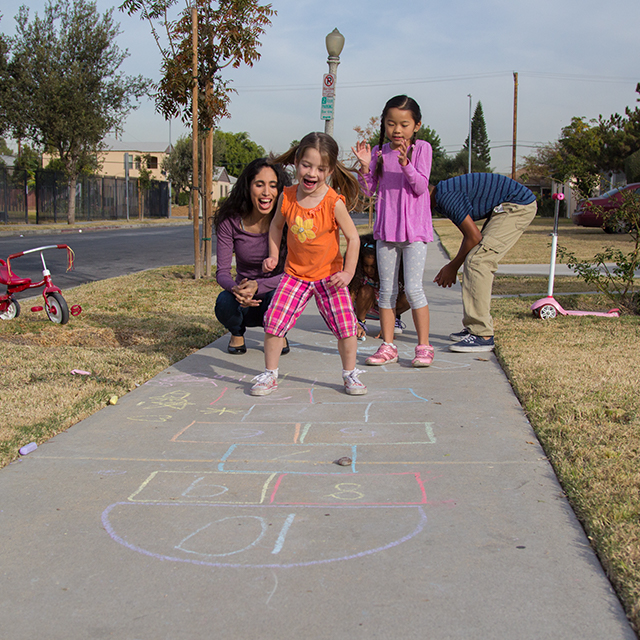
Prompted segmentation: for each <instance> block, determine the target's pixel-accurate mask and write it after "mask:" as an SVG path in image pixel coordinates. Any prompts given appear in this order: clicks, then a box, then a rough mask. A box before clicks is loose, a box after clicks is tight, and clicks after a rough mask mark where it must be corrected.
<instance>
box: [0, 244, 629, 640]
mask: <svg viewBox="0 0 640 640" xmlns="http://www.w3.org/2000/svg"><path fill="white" fill-rule="evenodd" d="M432 247H433V248H431V249H430V255H429V259H428V265H427V269H426V272H425V282H426V283H430V282H431V280H432V279H433V276H434V274H435V273H436V272H437V270H438V269H439V268H440V266H441V265H442V263H443V257H442V255H441V254H440V253H439V252H438V250H437V249H436V248H435V246H434V245H432ZM427 292H428V296H429V300H430V304H431V312H432V343H433V345H434V346H435V348H436V359H435V362H434V364H433V366H432V367H430V368H428V369H413V368H411V367H410V364H409V363H410V359H411V357H412V355H413V347H414V345H415V341H416V340H415V331H414V330H413V327H412V326H411V325H410V326H409V327H408V329H407V330H406V331H405V333H404V334H403V335H402V336H399V337H398V340H397V344H398V346H399V350H400V355H401V361H400V362H399V363H398V364H394V365H389V366H387V367H382V368H381V367H364V366H363V365H362V363H363V362H364V359H365V358H366V357H367V356H368V355H369V354H371V353H372V352H373V351H375V350H376V348H377V346H378V341H377V340H374V339H373V338H372V337H370V338H368V339H367V341H366V342H364V343H361V344H360V347H359V356H358V361H359V363H360V368H362V369H365V368H366V371H367V372H366V374H364V375H363V376H361V378H362V380H363V382H364V383H365V384H367V386H368V388H369V393H368V395H366V396H361V397H348V396H346V395H345V394H344V393H343V391H342V382H341V378H340V361H339V357H338V353H337V349H336V342H335V339H334V338H333V337H332V336H331V335H330V333H329V332H328V331H327V329H326V328H325V327H324V325H323V323H322V321H321V320H320V318H319V316H318V314H317V311H316V310H315V305H314V304H313V303H312V304H311V305H310V306H309V310H308V311H307V312H305V314H304V315H303V316H302V318H301V319H300V321H299V323H298V326H297V327H296V328H295V329H294V330H293V331H292V332H291V333H290V335H289V338H290V342H291V346H292V350H291V353H290V354H289V355H287V356H284V357H283V358H282V360H281V367H280V371H281V382H280V388H279V389H278V391H277V392H276V393H274V394H273V395H271V396H268V397H264V398H254V397H252V396H250V395H249V393H248V392H249V388H250V385H251V378H252V377H253V376H254V375H255V374H256V373H258V372H260V371H261V370H262V368H263V354H262V335H261V332H260V331H258V330H252V331H250V332H249V333H248V335H247V344H248V347H249V351H248V353H247V354H246V355H244V356H231V355H228V354H227V353H226V346H227V342H228V337H227V336H225V337H223V338H221V339H220V340H218V341H216V342H215V343H213V344H212V345H210V346H208V347H207V348H205V349H202V350H201V351H199V352H198V353H196V354H194V355H192V356H191V357H189V358H187V359H185V360H183V361H182V362H180V363H178V364H176V365H175V366H173V367H171V368H170V369H168V370H166V371H164V372H162V373H161V374H160V375H158V376H157V377H155V378H154V379H153V380H151V381H150V382H148V383H147V384H145V385H143V386H142V387H140V388H139V389H136V390H135V391H133V392H132V393H130V394H128V395H127V396H125V397H123V398H121V399H120V401H119V402H118V404H117V405H116V406H111V407H108V408H105V409H103V410H102V411H100V412H99V413H97V414H95V415H94V416H92V417H90V418H88V419H86V420H84V421H83V422H81V423H79V424H78V425H76V426H74V427H73V428H71V429H70V430H69V431H68V432H66V433H63V434H60V435H59V436H56V437H55V438H53V439H52V440H50V441H49V442H47V443H46V444H44V445H42V446H41V447H39V448H38V449H37V450H36V451H35V452H34V453H32V454H30V455H28V456H27V457H25V458H23V459H21V460H20V461H18V462H16V463H14V464H12V465H10V466H9V467H7V468H5V469H3V470H2V471H0V539H1V540H2V563H1V567H2V581H1V583H0V630H1V632H0V636H1V637H2V638H11V639H12V640H21V639H24V640H26V639H29V640H33V639H34V638H42V639H46V640H57V639H60V640H75V639H78V640H87V639H90V638H115V639H119V640H120V639H127V640H128V639H139V640H159V639H166V640H182V639H185V640H187V639H189V640H191V639H209V638H215V639H216V640H222V639H229V640H238V639H239V638H261V639H262V638H264V639H272V638H273V639H278V640H280V639H292V640H293V639H294V638H295V639H296V640H299V639H303V640H309V639H312V640H315V639H333V638H343V637H349V638H358V639H363V640H368V639H371V638H381V639H388V638H397V639H399V640H408V639H414V638H415V639H420V640H424V639H425V638H429V639H432V640H441V639H449V638H456V639H464V640H468V639H470V638H471V639H475V638H478V639H483V640H486V639H493V638H499V639H502V638H508V639H511V638H517V639H518V640H522V639H532V640H533V639H535V640H539V639H541V638H549V639H554V640H557V639H558V638H562V639H574V638H575V639H576V640H577V639H580V640H585V639H593V640H596V639H597V640H602V639H605V638H606V639H607V640H612V639H622V638H625V639H632V638H635V634H634V633H633V631H632V630H631V628H630V626H629V624H628V622H627V620H626V618H625V615H624V613H623V611H622V608H621V606H620V604H619V602H618V600H617V598H616V596H615V594H614V593H613V591H612V588H611V586H610V584H609V582H608V581H607V579H606V577H605V575H604V573H603V571H602V569H601V567H600V564H599V563H598V561H597V559H596V557H595V555H594V553H593V551H592V550H591V548H590V546H589V544H588V541H587V539H586V537H585V535H584V532H583V530H582V528H581V526H580V525H579V523H578V522H577V521H576V518H575V516H574V514H573V512H572V511H571V509H570V507H569V505H568V503H567V501H566V499H565V498H564V496H563V493H562V490H561V489H560V487H559V485H558V483H557V481H556V478H555V476H554V473H553V471H552V469H551V467H550V465H549V463H548V462H547V460H546V458H545V456H544V453H543V451H542V450H541V448H540V446H539V445H538V442H537V440H536V438H535V436H534V434H533V432H532V430H531V427H530V425H529V423H528V422H527V419H526V417H525V416H524V414H523V411H522V409H521V407H520V405H519V403H518V401H517V399H516V398H515V396H514V394H513V393H512V390H511V387H510V385H509V383H508V382H507V380H506V378H505V375H504V373H503V372H502V370H501V369H500V367H499V366H498V364H497V361H496V358H495V356H494V355H493V354H453V353H450V352H449V351H447V346H448V344H449V342H448V340H447V335H448V334H449V333H450V332H451V331H455V330H458V329H459V328H460V317H461V304H460V292H459V289H458V288H457V287H456V288H454V289H450V290H442V289H437V288H436V287H435V286H434V285H431V284H428V286H427ZM405 315H408V314H405ZM406 320H407V321H408V320H409V318H408V317H407V318H406ZM372 329H373V327H372ZM345 456H346V457H349V458H351V460H352V462H351V464H350V465H349V466H345V467H343V466H338V465H336V464H334V461H335V460H337V459H338V458H341V457H345Z"/></svg>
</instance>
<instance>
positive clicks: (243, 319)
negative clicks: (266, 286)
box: [215, 289, 275, 336]
mask: <svg viewBox="0 0 640 640" xmlns="http://www.w3.org/2000/svg"><path fill="white" fill-rule="evenodd" d="M274 293H275V289H273V290H271V291H267V293H265V294H262V295H260V296H258V297H259V298H260V300H262V302H261V303H260V305H259V306H257V307H242V306H240V303H239V302H238V301H237V300H236V297H235V296H234V295H233V293H231V292H230V291H227V290H226V289H225V290H223V291H221V292H220V294H218V299H217V300H216V307H215V313H216V318H218V322H220V324H222V325H224V326H225V327H226V328H227V329H228V330H229V331H230V332H231V335H232V336H243V335H244V332H245V330H246V328H247V327H262V326H263V324H262V320H263V318H264V314H265V312H266V310H267V309H268V307H269V304H270V302H271V298H273V294H274Z"/></svg>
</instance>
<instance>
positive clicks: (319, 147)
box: [251, 133, 367, 396]
mask: <svg viewBox="0 0 640 640" xmlns="http://www.w3.org/2000/svg"><path fill="white" fill-rule="evenodd" d="M275 162H278V163H281V164H284V165H287V164H293V165H295V168H296V173H297V177H298V184H297V185H294V186H292V187H288V188H286V189H285V190H284V191H283V193H282V195H281V196H280V199H279V201H278V206H277V209H276V214H275V216H274V217H273V220H272V222H271V227H270V229H269V257H268V258H266V259H265V261H264V263H263V269H264V271H267V272H269V271H272V270H273V269H274V268H275V267H276V265H277V263H278V247H279V246H280V241H281V239H282V232H283V229H284V225H285V223H286V224H287V226H288V232H287V249H288V253H287V262H286V264H285V267H284V275H283V276H282V279H281V280H280V284H279V285H278V288H277V289H276V292H275V294H274V296H273V298H272V300H271V304H270V306H269V309H268V310H267V312H266V313H265V316H264V330H265V339H264V358H265V371H264V373H261V374H260V375H258V376H256V377H255V378H254V380H255V384H254V385H253V387H252V388H251V395H254V396H265V395H268V394H270V393H271V392H272V391H274V390H275V389H277V388H278V362H279V360H280V352H281V351H282V346H283V343H284V335H285V334H286V333H287V331H289V329H291V327H293V325H294V324H295V323H296V320H297V319H298V317H299V316H300V314H302V312H303V311H304V309H305V307H306V306H307V304H308V303H309V300H311V297H312V296H314V297H315V299H316V303H317V305H318V309H319V311H320V314H321V315H322V317H323V319H324V321H325V322H326V324H327V326H328V327H329V329H331V331H332V333H333V334H334V335H335V336H336V338H338V351H339V352H340V357H341V359H342V368H343V371H342V378H343V381H344V386H345V391H346V393H348V394H349V395H364V394H365V393H367V388H366V387H365V386H364V385H363V384H362V383H361V382H360V380H359V379H358V374H360V373H362V371H359V370H358V369H356V352H357V349H358V339H357V337H356V335H357V333H356V328H357V320H356V315H355V313H354V310H353V303H352V301H351V296H350V295H349V289H348V285H349V282H350V281H351V278H353V274H354V273H355V269H356V262H357V260H358V251H359V248H360V239H359V236H358V232H357V230H356V227H355V225H354V224H353V221H352V220H351V217H350V216H349V210H348V208H349V209H351V208H352V207H353V206H354V205H355V202H356V200H357V198H358V195H359V186H358V181H357V179H356V178H355V176H353V175H352V174H351V173H350V172H349V171H348V170H347V169H346V168H345V167H344V165H342V164H341V163H340V162H339V161H338V145H337V144H336V142H335V140H334V139H333V138H332V137H331V136H328V135H327V134H324V133H310V134H308V135H306V136H305V137H304V138H303V139H302V141H301V142H300V144H299V145H298V146H296V147H292V148H291V149H290V150H289V151H288V152H287V153H285V154H284V155H283V156H281V157H280V158H277V159H276V160H275ZM329 178H332V182H333V184H335V185H336V187H337V189H339V191H340V195H339V194H338V193H337V191H336V190H334V189H333V188H332V187H330V186H329V185H328V184H327V180H329ZM347 207H348V208H347ZM340 230H342V233H343V234H344V236H345V238H346V240H347V251H346V253H345V259H344V264H343V260H342V255H341V253H340V235H339V231H340Z"/></svg>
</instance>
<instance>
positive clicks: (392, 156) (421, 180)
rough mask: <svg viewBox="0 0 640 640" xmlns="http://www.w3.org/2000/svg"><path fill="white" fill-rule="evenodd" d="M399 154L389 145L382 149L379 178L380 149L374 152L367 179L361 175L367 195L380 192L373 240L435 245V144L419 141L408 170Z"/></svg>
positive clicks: (414, 148)
mask: <svg viewBox="0 0 640 640" xmlns="http://www.w3.org/2000/svg"><path fill="white" fill-rule="evenodd" d="M398 155H399V152H398V151H393V150H392V149H391V147H390V146H389V143H387V144H385V145H383V147H382V162H383V167H382V175H381V177H380V180H379V181H378V179H377V177H376V175H375V168H376V162H377V161H378V146H377V145H376V146H375V147H374V148H373V150H372V152H371V166H370V167H369V173H368V175H366V176H360V184H361V185H362V187H363V189H364V192H365V193H366V194H367V195H372V194H374V193H375V192H376V189H378V200H377V203H376V213H377V215H376V223H375V226H374V228H373V237H374V238H375V239H376V240H384V241H385V242H432V241H433V226H432V224H431V198H430V196H429V174H430V173H431V156H432V151H431V145H430V144H429V143H428V142H426V141H425V140H416V142H415V145H414V147H413V152H412V154H411V160H410V161H409V163H408V164H407V166H406V167H402V166H401V165H400V163H399V162H398Z"/></svg>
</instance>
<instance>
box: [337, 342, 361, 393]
mask: <svg viewBox="0 0 640 640" xmlns="http://www.w3.org/2000/svg"><path fill="white" fill-rule="evenodd" d="M338 351H339V352H340V359H341V360H342V380H343V381H344V390H345V392H346V393H347V394H348V395H350V396H363V395H365V394H366V393H367V387H365V386H364V385H363V384H362V382H360V380H359V379H358V375H359V374H360V373H363V372H362V371H360V370H359V369H356V354H357V352H358V338H356V336H351V337H349V338H339V339H338Z"/></svg>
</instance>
